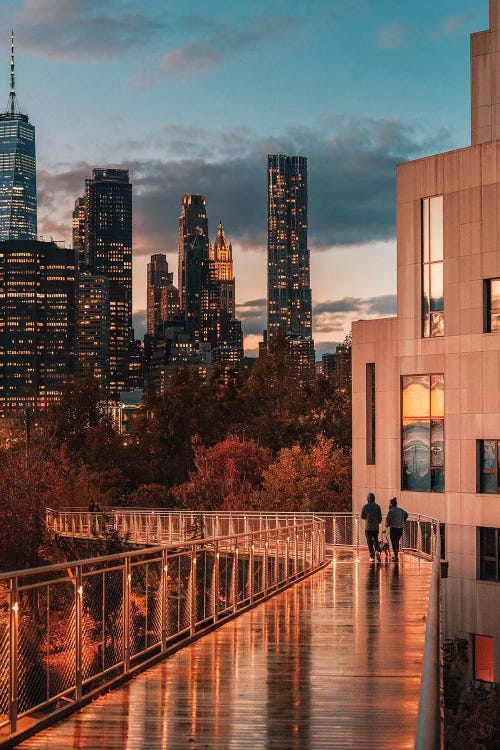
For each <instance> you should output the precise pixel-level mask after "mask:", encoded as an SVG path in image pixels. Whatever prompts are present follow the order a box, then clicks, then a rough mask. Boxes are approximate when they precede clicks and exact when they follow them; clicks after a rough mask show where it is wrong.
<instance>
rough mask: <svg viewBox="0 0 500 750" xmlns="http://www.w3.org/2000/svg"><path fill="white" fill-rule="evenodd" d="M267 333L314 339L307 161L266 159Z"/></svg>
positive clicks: (284, 157) (272, 335)
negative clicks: (308, 237) (279, 331)
mask: <svg viewBox="0 0 500 750" xmlns="http://www.w3.org/2000/svg"><path fill="white" fill-rule="evenodd" d="M267 197H268V212H267V252H268V272H267V273H268V276H267V289H268V302H267V304H268V307H267V332H268V337H269V339H272V338H273V337H274V336H275V335H276V333H277V332H278V330H280V329H281V330H282V331H284V333H285V334H286V335H287V336H302V337H304V338H311V336H312V303H311V286H310V269H309V249H308V246H307V159H306V158H305V157H304V156H283V155H281V154H279V155H275V156H268V194H267Z"/></svg>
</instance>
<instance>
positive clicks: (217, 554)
mask: <svg viewBox="0 0 500 750" xmlns="http://www.w3.org/2000/svg"><path fill="white" fill-rule="evenodd" d="M215 557H216V558H217V560H218V559H219V553H218V552H217V553H216V555H215Z"/></svg>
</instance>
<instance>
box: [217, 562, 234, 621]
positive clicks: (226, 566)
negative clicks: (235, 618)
mask: <svg viewBox="0 0 500 750" xmlns="http://www.w3.org/2000/svg"><path fill="white" fill-rule="evenodd" d="M233 567H234V558H233V556H232V555H231V553H229V552H223V553H221V554H220V557H219V591H218V597H217V611H218V612H219V614H223V613H224V612H227V611H229V610H231V608H232V605H233V591H232V581H233Z"/></svg>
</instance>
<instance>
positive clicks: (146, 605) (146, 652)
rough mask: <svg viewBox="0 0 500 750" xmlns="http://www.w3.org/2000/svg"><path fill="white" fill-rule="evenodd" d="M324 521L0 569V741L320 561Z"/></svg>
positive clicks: (126, 673)
mask: <svg viewBox="0 0 500 750" xmlns="http://www.w3.org/2000/svg"><path fill="white" fill-rule="evenodd" d="M87 515H88V514H87ZM103 515H106V514H103ZM52 518H53V519H55V516H52ZM185 520H186V519H184V521H185ZM90 521H91V523H92V518H91V519H90ZM66 522H67V517H65V520H64V523H66ZM221 523H222V522H221ZM241 523H242V524H243V525H245V523H244V519H243V520H241ZM261 523H262V525H263V524H264V520H263V519H262V522H261ZM53 528H54V527H53ZM58 528H59V527H58ZM183 528H184V532H183V533H185V532H186V528H187V527H186V524H185V523H184V527H183ZM324 529H325V523H324V521H322V520H321V519H318V518H314V517H312V516H308V517H302V518H300V519H299V518H297V519H296V521H295V522H294V523H292V522H291V519H290V518H289V519H288V524H281V523H280V524H279V525H277V524H274V525H273V524H271V523H270V527H269V528H260V529H257V530H252V531H244V532H243V533H237V534H225V535H220V536H217V537H211V538H208V537H206V538H203V539H200V538H198V539H195V540H191V541H188V540H183V541H181V542H177V543H176V544H172V545H167V546H156V547H147V548H144V549H141V550H136V551H132V552H128V553H122V554H116V555H111V556H106V557H98V558H93V559H88V560H81V561H75V562H70V563H67V564H60V565H51V566H47V567H42V568H36V569H33V570H29V571H18V572H14V573H7V574H3V575H0V746H1V745H4V744H8V745H9V746H11V742H12V737H13V736H15V737H16V742H17V741H19V738H20V737H23V736H24V735H25V734H26V735H27V734H34V733H35V732H36V731H37V722H38V727H40V726H41V723H42V724H43V723H44V722H45V723H46V721H47V717H52V718H55V717H57V715H61V713H62V712H67V711H68V706H72V707H75V708H76V707H78V706H79V705H81V704H82V703H83V702H85V701H86V700H89V699H90V697H91V696H92V695H94V694H96V692H99V691H101V690H102V689H103V687H104V686H110V685H112V684H113V683H114V682H116V681H118V680H120V679H123V678H124V676H129V675H131V674H133V673H134V672H136V671H137V670H138V669H141V668H144V666H145V665H146V664H150V663H152V662H153V661H154V660H155V659H158V658H161V657H162V656H164V655H166V654H167V653H169V652H171V651H173V650H175V649H176V648H178V647H179V644H180V643H186V642H188V641H189V640H190V639H193V638H196V637H198V636H199V635H200V634H202V633H204V632H208V631H209V630H210V629H212V628H213V627H215V626H217V625H218V624H220V623H222V622H224V621H226V620H228V619H230V618H232V617H234V616H235V615H236V614H238V613H240V612H242V611H244V610H246V609H248V608H249V607H251V606H253V605H254V604H256V603H257V602H259V601H263V600H264V599H266V598H267V597H269V596H271V595H272V594H274V593H276V592H277V591H280V590H282V589H283V588H285V587H286V586H288V585H290V584H291V583H293V582H295V581H297V580H299V579H301V578H302V577H304V576H305V575H308V574H310V573H312V572H314V571H315V570H317V569H319V568H320V567H321V566H322V565H323V564H324V560H325V534H324ZM91 531H92V528H91ZM25 719H29V722H26V721H24V720H25ZM40 722H41V723H40ZM26 723H29V725H30V729H27V730H26V732H24V725H25V724H26ZM9 738H10V739H9Z"/></svg>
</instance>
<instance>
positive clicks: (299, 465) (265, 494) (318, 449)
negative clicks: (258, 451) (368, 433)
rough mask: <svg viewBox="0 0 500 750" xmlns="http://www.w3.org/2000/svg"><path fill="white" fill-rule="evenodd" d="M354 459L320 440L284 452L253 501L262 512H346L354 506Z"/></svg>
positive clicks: (329, 441)
mask: <svg viewBox="0 0 500 750" xmlns="http://www.w3.org/2000/svg"><path fill="white" fill-rule="evenodd" d="M350 475H351V471H350V459H349V457H348V456H346V455H345V453H344V452H343V451H342V450H341V449H340V448H336V447H335V444H334V442H333V440H331V439H329V438H324V437H322V436H320V437H319V438H318V439H317V441H316V442H315V443H314V444H313V445H311V446H310V447H306V448H304V447H302V446H300V445H294V446H293V447H292V448H283V449H282V450H281V451H280V452H279V455H278V458H277V460H276V461H275V462H273V463H272V464H270V465H269V466H268V468H267V469H266V470H265V471H264V478H263V482H262V488H261V489H260V490H259V491H257V492H256V493H255V494H254V496H253V500H254V503H255V505H256V506H257V507H258V508H260V509H262V510H273V511H275V510H276V511H322V510H323V511H343V510H347V509H348V507H349V502H350V487H351V482H350Z"/></svg>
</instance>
